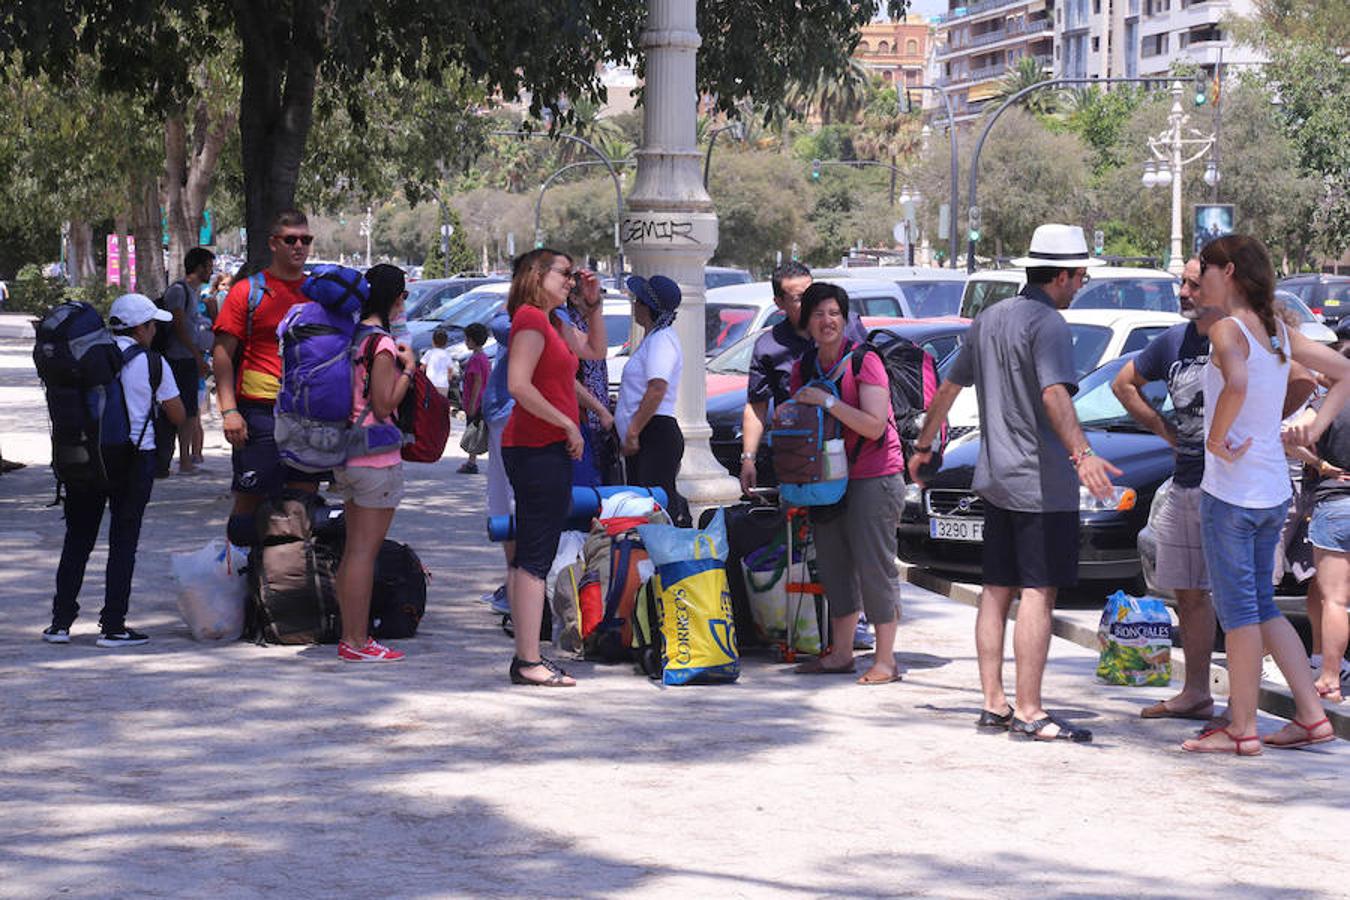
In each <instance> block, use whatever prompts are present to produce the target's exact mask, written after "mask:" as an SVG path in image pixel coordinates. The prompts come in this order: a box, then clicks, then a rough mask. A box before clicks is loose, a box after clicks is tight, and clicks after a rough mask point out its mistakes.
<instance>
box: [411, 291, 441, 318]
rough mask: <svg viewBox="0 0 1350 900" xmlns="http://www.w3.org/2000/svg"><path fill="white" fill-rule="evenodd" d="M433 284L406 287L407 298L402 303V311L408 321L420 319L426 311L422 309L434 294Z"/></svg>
mask: <svg viewBox="0 0 1350 900" xmlns="http://www.w3.org/2000/svg"><path fill="white" fill-rule="evenodd" d="M436 287H437V286H436V285H434V284H410V285H408V297H407V299H405V300H404V301H403V310H404V312H406V313H407V314H408V318H410V319H420V318H422V316H423V314H424V313H425V312H426V310H425V309H424V308H423V307H424V306H425V305H426V303H427V302H428V301H430V300H431V297H432V295H433V294H435V293H436Z"/></svg>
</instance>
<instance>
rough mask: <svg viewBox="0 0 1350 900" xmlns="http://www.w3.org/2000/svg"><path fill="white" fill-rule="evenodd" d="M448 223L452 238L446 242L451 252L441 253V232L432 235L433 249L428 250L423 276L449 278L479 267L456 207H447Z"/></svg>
mask: <svg viewBox="0 0 1350 900" xmlns="http://www.w3.org/2000/svg"><path fill="white" fill-rule="evenodd" d="M445 217H446V224H448V225H449V226H450V228H451V229H452V230H451V233H450V239H449V240H448V241H447V242H446V243H447V244H448V245H449V253H448V254H445V255H442V253H441V236H440V234H439V232H438V233H437V234H435V235H434V236H433V237H432V241H431V249H430V250H428V251H427V257H426V261H425V262H424V263H423V268H422V277H423V278H448V277H449V276H451V275H454V274H455V273H456V272H468V271H472V270H473V269H476V268H478V258H477V256H476V255H475V254H474V252H473V250H471V249H469V242H468V241H467V240H465V237H464V224H463V223H462V222H460V220H459V213H458V212H456V211H455V209H454V207H446V210H445Z"/></svg>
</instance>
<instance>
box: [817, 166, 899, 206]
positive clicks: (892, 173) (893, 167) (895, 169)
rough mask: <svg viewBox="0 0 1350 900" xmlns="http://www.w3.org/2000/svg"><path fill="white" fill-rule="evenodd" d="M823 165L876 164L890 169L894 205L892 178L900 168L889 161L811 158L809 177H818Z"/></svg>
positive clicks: (893, 195) (893, 203)
mask: <svg viewBox="0 0 1350 900" xmlns="http://www.w3.org/2000/svg"><path fill="white" fill-rule="evenodd" d="M825 166H851V167H853V168H857V169H861V168H863V167H864V166H877V167H878V168H881V169H890V170H891V175H892V178H891V206H894V205H895V178H894V176H896V175H899V174H900V170H899V169H898V168H897V167H895V166H893V165H891V164H890V163H884V162H881V161H880V160H875V159H813V160H811V177H812V178H819V177H820V170H821V169H822V168H824V167H825Z"/></svg>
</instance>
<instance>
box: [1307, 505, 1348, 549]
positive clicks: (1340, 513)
mask: <svg viewBox="0 0 1350 900" xmlns="http://www.w3.org/2000/svg"><path fill="white" fill-rule="evenodd" d="M1308 540H1310V541H1312V545H1313V546H1314V547H1316V548H1317V549H1318V550H1331V551H1333V552H1335V553H1350V497H1329V498H1327V499H1326V500H1318V501H1317V505H1316V506H1314V507H1313V512H1312V522H1311V523H1310V524H1309V525H1308Z"/></svg>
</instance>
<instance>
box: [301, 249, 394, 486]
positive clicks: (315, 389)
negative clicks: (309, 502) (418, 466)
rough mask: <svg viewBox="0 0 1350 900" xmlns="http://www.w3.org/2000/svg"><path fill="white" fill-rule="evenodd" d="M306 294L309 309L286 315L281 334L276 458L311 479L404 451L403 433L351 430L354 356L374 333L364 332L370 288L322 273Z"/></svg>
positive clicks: (338, 271)
mask: <svg viewBox="0 0 1350 900" xmlns="http://www.w3.org/2000/svg"><path fill="white" fill-rule="evenodd" d="M300 291H301V293H303V294H304V295H305V296H306V297H309V298H310V302H308V303H297V304H296V305H295V306H292V307H291V308H290V309H289V310H287V312H286V315H285V316H284V317H283V318H282V320H281V323H280V324H279V325H278V326H277V340H278V342H279V343H280V347H281V391H280V392H279V393H278V394H277V401H276V431H275V438H276V442H277V450H278V452H279V454H280V456H281V459H282V461H283V462H285V463H287V464H288V465H290V466H292V467H294V468H297V469H300V470H302V471H307V472H323V471H327V470H328V469H332V468H335V467H337V466H341V465H343V464H344V463H346V461H347V459H348V458H349V457H353V456H367V455H369V454H371V453H380V452H383V451H386V450H397V449H398V448H399V447H400V446H402V443H403V434H402V432H401V431H400V430H399V427H398V426H397V425H381V424H378V423H372V424H366V419H368V418H369V416H370V415H371V413H370V410H369V407H367V409H366V410H365V412H364V414H363V415H362V417H361V420H360V421H358V422H357V423H355V424H354V425H353V424H352V423H351V415H352V388H353V383H352V378H353V369H354V362H355V359H354V356H355V354H356V353H357V352H359V347H360V344H361V341H362V339H364V338H365V337H366V336H367V335H368V334H370V333H371V329H369V328H365V327H359V326H358V325H357V318H358V316H359V314H360V309H361V304H362V302H363V301H364V299H365V298H366V297H367V296H369V292H370V286H369V285H368V284H367V283H366V280H365V278H364V277H363V276H362V275H361V273H360V272H358V271H356V270H355V269H348V268H346V267H343V266H319V267H317V268H316V269H315V271H314V274H313V275H311V276H310V277H309V278H307V279H306V280H305V283H304V284H303V285H302V286H301V288H300Z"/></svg>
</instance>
